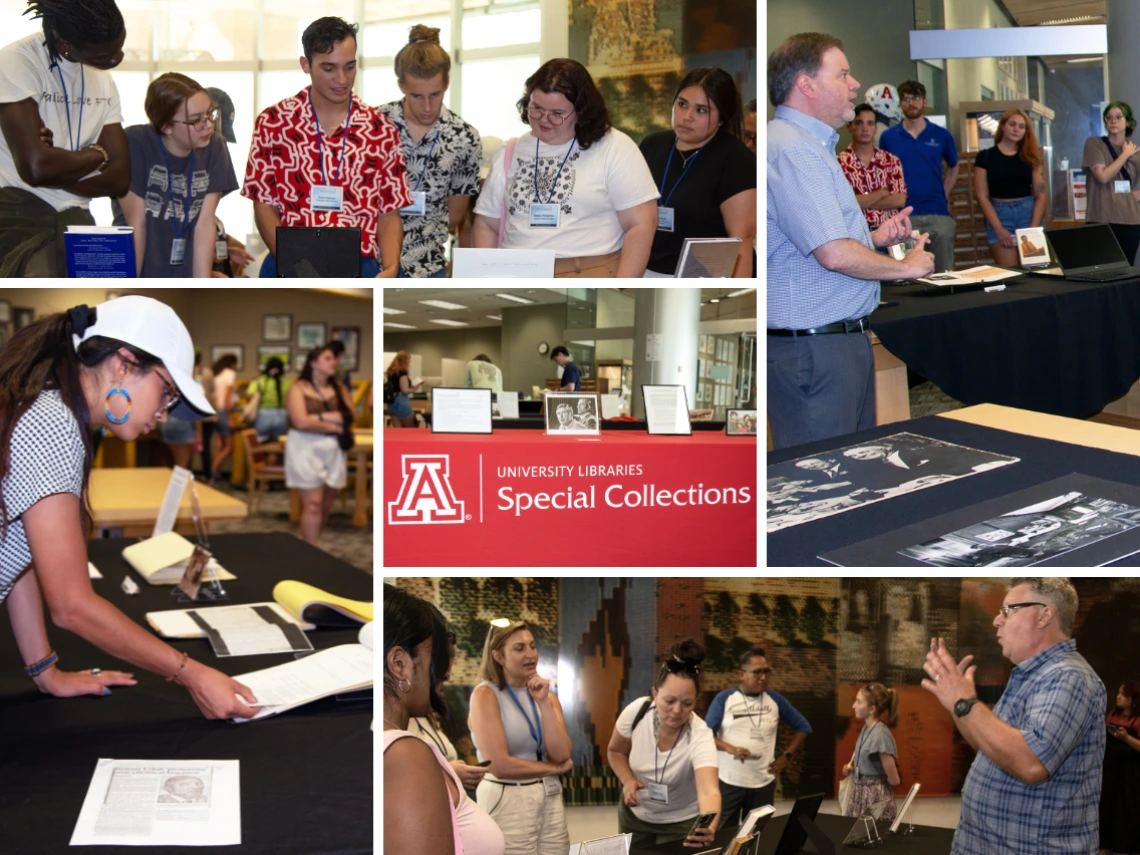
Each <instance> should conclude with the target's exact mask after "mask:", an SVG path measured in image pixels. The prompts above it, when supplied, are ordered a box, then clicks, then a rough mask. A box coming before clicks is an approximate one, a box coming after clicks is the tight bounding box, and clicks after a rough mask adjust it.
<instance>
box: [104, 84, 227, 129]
mask: <svg viewBox="0 0 1140 855" xmlns="http://www.w3.org/2000/svg"><path fill="white" fill-rule="evenodd" d="M111 79H112V80H114V81H115V88H117V89H118V90H119V102H120V104H122V111H123V127H124V128H129V127H130V126H131V125H145V124H146V123H147V118H146V90H147V87H148V86H150V74H149V73H148V72H146V71H120V70H118V69H115V70H112V71H111ZM203 85H205V84H203Z"/></svg>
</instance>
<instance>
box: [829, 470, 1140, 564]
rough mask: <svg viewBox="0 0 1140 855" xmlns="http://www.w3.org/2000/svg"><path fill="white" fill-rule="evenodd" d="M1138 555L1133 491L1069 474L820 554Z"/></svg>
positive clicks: (853, 558)
mask: <svg viewBox="0 0 1140 855" xmlns="http://www.w3.org/2000/svg"><path fill="white" fill-rule="evenodd" d="M1137 552H1140V489H1138V488H1137V487H1135V486H1133V485H1130V484H1121V483H1118V482H1115V481H1105V480H1103V479H1101V478H1093V477H1091V476H1088V475H1079V474H1076V473H1073V474H1071V475H1066V476H1065V477H1064V478H1057V479H1055V480H1053V481H1048V482H1046V483H1044V484H1037V485H1035V486H1033V487H1030V488H1028V489H1025V490H1019V491H1017V492H1016V493H1010V494H1007V495H1005V496H999V497H998V498H996V499H990V500H989V501H986V502H981V503H979V504H976V505H970V506H968V507H965V508H961V509H959V510H956V511H952V512H950V513H947V514H942V515H941V516H937V517H934V518H933V519H928V520H923V521H922V522H920V523H915V524H914V525H910V526H907V527H905V528H902V529H898V530H897V531H893V532H888V533H887V534H883V535H879V536H878V537H874V538H871V539H869V540H865V541H863V542H862V543H858V544H855V545H853V546H849V547H844V548H843V549H839V550H836V551H835V552H831V553H828V554H827V555H821V556H820V557H821V558H822V559H823V560H824V561H827V562H830V563H832V564H836V565H838V566H841V567H847V566H874V567H914V566H923V565H927V566H934V567H1031V566H1036V565H1042V566H1047V567H1048V566H1052V567H1103V566H1104V565H1106V564H1110V563H1112V562H1113V561H1118V560H1119V559H1121V558H1126V557H1128V556H1130V555H1135V554H1136V553H1137Z"/></svg>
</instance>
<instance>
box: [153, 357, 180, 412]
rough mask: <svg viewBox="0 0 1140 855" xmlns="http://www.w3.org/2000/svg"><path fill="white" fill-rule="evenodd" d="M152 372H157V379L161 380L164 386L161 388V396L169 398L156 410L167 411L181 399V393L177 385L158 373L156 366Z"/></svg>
mask: <svg viewBox="0 0 1140 855" xmlns="http://www.w3.org/2000/svg"><path fill="white" fill-rule="evenodd" d="M154 373H155V374H158V379H159V380H161V381H162V385H163V386H165V387H166V388H165V389H163V392H162V394H163V396H164V397H167V398H169V399H170V400H169V401H166V402H165V403H164V404H163V405H162V406H161V407H159V408H158V411H159V412H160V413H169V412H170V411H171V410H173V409H174V408H175V407H176V406H178V402H179V401H181V400H182V393H181V392H179V391H178V387H177V386H175V385H174V382H173V381H172V380H167V379H166V378H165V377H163V376H162V375H161V374H159V372H158V369H157V368H156V369H154Z"/></svg>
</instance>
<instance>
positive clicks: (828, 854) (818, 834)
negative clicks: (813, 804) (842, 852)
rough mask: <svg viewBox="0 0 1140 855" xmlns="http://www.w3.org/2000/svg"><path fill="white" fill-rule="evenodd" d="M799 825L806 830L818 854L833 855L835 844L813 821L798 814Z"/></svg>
mask: <svg viewBox="0 0 1140 855" xmlns="http://www.w3.org/2000/svg"><path fill="white" fill-rule="evenodd" d="M799 819H800V825H801V826H803V829H804V831H806V832H807V836H808V839H809V840H810V841H811V842H812V844H813V845H814V846H815V851H816V852H818V853H819V855H835V844H834V843H832V842H831V839H830V838H829V837H828V836H827V835H826V834H824V833H823V832H822V831H821V830H820V828H819V826H818V825H816V824H815V821H814V820H812V819H809V818H808V817H806V816H804V815H802V814H801V815H800V818H799Z"/></svg>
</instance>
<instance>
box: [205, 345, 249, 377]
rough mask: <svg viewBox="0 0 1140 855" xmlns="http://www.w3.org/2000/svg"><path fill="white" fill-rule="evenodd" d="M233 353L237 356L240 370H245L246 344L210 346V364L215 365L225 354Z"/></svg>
mask: <svg viewBox="0 0 1140 855" xmlns="http://www.w3.org/2000/svg"><path fill="white" fill-rule="evenodd" d="M231 353H232V354H233V355H234V356H236V357H237V366H236V369H237V370H238V371H244V370H245V345H244V344H215V345H211V347H210V364H211V365H213V364H214V363H215V362H217V361H218V360H219V359H221V358H222V357H223V356H227V355H228V354H231Z"/></svg>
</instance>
